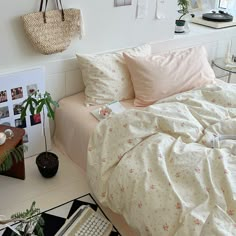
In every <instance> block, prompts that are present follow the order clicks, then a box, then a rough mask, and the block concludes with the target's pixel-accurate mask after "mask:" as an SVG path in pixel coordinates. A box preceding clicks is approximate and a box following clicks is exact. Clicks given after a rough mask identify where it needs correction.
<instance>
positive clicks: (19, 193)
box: [0, 147, 136, 236]
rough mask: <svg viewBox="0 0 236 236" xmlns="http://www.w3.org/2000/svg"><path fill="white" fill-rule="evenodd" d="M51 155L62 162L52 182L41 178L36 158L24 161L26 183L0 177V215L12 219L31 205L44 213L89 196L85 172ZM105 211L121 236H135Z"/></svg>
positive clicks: (72, 163)
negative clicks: (14, 214) (13, 215)
mask: <svg viewBox="0 0 236 236" xmlns="http://www.w3.org/2000/svg"><path fill="white" fill-rule="evenodd" d="M52 151H53V152H54V153H56V154H57V155H58V157H59V161H60V162H59V170H58V173H57V174H56V176H54V177H53V178H50V179H46V178H43V177H42V176H41V175H40V173H39V171H38V169H37V166H36V164H35V158H34V157H31V158H27V159H26V160H25V168H26V179H25V180H19V179H15V178H10V177H6V176H0V215H5V216H7V217H10V216H11V215H12V214H13V213H15V212H19V211H22V210H25V209H27V208H29V207H30V205H31V203H32V201H36V207H38V208H40V210H41V211H45V210H47V209H50V208H52V207H54V206H57V205H59V204H62V203H64V202H67V201H70V200H72V199H74V198H77V197H79V196H82V195H84V194H87V193H89V192H90V189H89V186H88V184H87V181H86V175H85V173H84V171H83V170H82V169H81V168H80V167H79V166H78V165H76V164H75V163H74V162H73V161H71V160H70V159H69V158H68V157H67V156H65V155H63V154H62V153H60V152H59V151H58V150H57V148H56V147H53V150H52ZM103 210H104V211H105V213H106V214H107V216H108V217H109V218H110V219H111V221H112V222H113V224H114V225H115V226H116V227H117V228H118V230H119V231H120V233H121V234H122V236H134V235H136V234H135V233H134V232H133V231H132V230H130V229H129V228H128V227H127V225H126V224H125V222H124V221H123V220H121V219H120V218H119V217H117V215H116V214H114V213H113V212H111V211H110V210H108V209H105V208H103Z"/></svg>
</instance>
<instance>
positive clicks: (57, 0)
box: [56, 0, 65, 21]
mask: <svg viewBox="0 0 236 236" xmlns="http://www.w3.org/2000/svg"><path fill="white" fill-rule="evenodd" d="M58 2H59V3H60V7H59V4H58ZM56 5H57V8H58V9H59V10H60V8H61V17H62V21H65V13H64V9H63V6H62V2H61V0H56Z"/></svg>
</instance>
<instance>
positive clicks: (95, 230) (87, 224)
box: [55, 206, 113, 236]
mask: <svg viewBox="0 0 236 236" xmlns="http://www.w3.org/2000/svg"><path fill="white" fill-rule="evenodd" d="M112 228H113V226H112V224H111V223H110V222H109V221H108V220H107V219H106V218H105V217H104V216H102V215H100V214H99V213H97V212H95V211H94V210H93V209H92V208H91V207H89V206H81V207H80V208H79V209H78V210H77V211H76V212H75V213H74V214H73V215H72V216H71V217H70V218H69V219H68V220H67V221H66V222H65V224H64V225H63V226H62V228H61V229H60V230H59V231H58V232H57V233H56V235H55V236H63V235H68V236H109V235H110V233H111V231H112Z"/></svg>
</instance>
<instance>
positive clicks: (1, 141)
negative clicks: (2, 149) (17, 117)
mask: <svg viewBox="0 0 236 236" xmlns="http://www.w3.org/2000/svg"><path fill="white" fill-rule="evenodd" d="M6 139H7V137H6V135H5V134H4V133H3V132H0V145H3V144H4V143H5V142H6Z"/></svg>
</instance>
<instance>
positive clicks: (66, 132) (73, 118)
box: [54, 92, 134, 171]
mask: <svg viewBox="0 0 236 236" xmlns="http://www.w3.org/2000/svg"><path fill="white" fill-rule="evenodd" d="M84 101H85V94H84V92H80V93H78V94H75V95H72V96H68V97H66V98H64V99H62V100H61V101H60V102H59V104H60V106H59V108H58V109H57V110H56V118H55V123H56V129H55V135H54V142H55V144H56V146H57V147H58V148H59V149H60V150H61V151H62V152H63V153H66V154H67V156H68V157H70V159H71V160H73V161H74V162H75V163H77V164H78V165H79V166H80V167H81V168H82V169H83V170H84V171H86V166H87V147H88V142H89V138H90V136H91V134H92V132H93V131H94V128H95V127H96V125H97V124H98V120H97V119H96V118H95V117H94V116H93V115H92V114H91V113H90V112H91V111H93V110H95V109H97V108H99V107H100V106H101V105H97V106H90V107H87V106H85V105H84ZM121 104H122V105H123V106H124V107H125V108H127V109H129V108H134V105H133V99H130V100H125V101H122V102H121Z"/></svg>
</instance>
